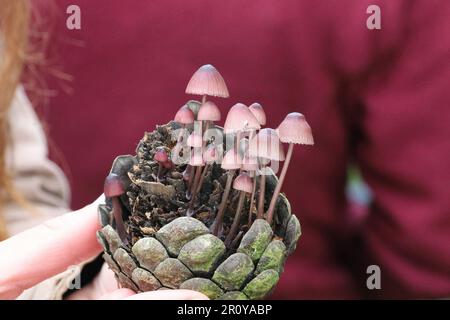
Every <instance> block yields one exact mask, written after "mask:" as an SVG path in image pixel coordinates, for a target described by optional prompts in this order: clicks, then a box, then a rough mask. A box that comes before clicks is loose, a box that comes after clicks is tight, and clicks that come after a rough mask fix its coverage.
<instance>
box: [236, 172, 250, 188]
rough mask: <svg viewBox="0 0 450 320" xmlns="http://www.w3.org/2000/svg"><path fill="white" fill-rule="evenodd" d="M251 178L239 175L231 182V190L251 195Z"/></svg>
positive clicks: (242, 174) (245, 174) (246, 175)
mask: <svg viewBox="0 0 450 320" xmlns="http://www.w3.org/2000/svg"><path fill="white" fill-rule="evenodd" d="M252 182H253V181H252V178H250V176H249V175H248V173H245V172H243V173H241V174H240V175H238V176H237V177H236V179H234V182H233V189H236V190H239V191H243V192H247V193H251V192H252V185H253V183H252Z"/></svg>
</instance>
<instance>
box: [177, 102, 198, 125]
mask: <svg viewBox="0 0 450 320" xmlns="http://www.w3.org/2000/svg"><path fill="white" fill-rule="evenodd" d="M194 119H195V116H194V112H192V110H191V108H189V107H188V106H187V105H184V106H182V107H181V108H180V109H179V110H178V111H177V113H176V114H175V119H174V121H175V122H178V123H181V124H191V123H194Z"/></svg>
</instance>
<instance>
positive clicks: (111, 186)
mask: <svg viewBox="0 0 450 320" xmlns="http://www.w3.org/2000/svg"><path fill="white" fill-rule="evenodd" d="M103 193H104V194H105V196H106V197H108V198H110V197H117V196H120V195H122V194H124V193H125V186H124V184H123V182H122V180H121V179H120V177H119V176H118V175H117V174H115V173H110V174H109V175H108V176H107V177H106V179H105V185H104V188H103Z"/></svg>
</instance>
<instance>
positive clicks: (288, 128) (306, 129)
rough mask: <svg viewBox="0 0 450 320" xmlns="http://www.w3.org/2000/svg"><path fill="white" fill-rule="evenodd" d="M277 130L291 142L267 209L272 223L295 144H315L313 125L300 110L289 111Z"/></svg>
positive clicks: (285, 139) (281, 138)
mask: <svg viewBox="0 0 450 320" xmlns="http://www.w3.org/2000/svg"><path fill="white" fill-rule="evenodd" d="M277 132H278V135H279V137H280V141H281V142H284V143H289V149H288V152H287V156H286V161H285V162H284V165H283V169H282V170H281V174H280V178H279V180H278V183H277V186H276V187H275V190H274V192H273V196H272V200H271V201H270V205H269V209H268V210H267V221H268V222H269V223H271V222H272V219H273V210H274V209H275V204H276V202H277V199H278V195H279V194H280V191H281V187H282V185H283V182H284V179H285V177H286V172H287V169H288V167H289V162H290V160H291V157H292V151H293V146H294V144H306V145H313V144H314V138H313V135H312V131H311V127H310V126H309V124H308V122H306V119H305V117H304V116H303V115H302V114H301V113H298V112H292V113H289V114H288V115H287V116H286V118H284V120H283V122H281V124H280V125H279V126H278V129H277Z"/></svg>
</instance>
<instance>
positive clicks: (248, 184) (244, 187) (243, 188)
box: [225, 172, 253, 247]
mask: <svg viewBox="0 0 450 320" xmlns="http://www.w3.org/2000/svg"><path fill="white" fill-rule="evenodd" d="M233 189H235V190H239V200H238V205H237V208H236V214H235V215H234V219H233V224H232V225H231V230H230V232H229V233H228V235H227V237H226V239H225V245H226V246H227V247H230V244H231V243H232V241H233V239H234V236H235V235H236V232H237V230H238V228H239V222H240V220H241V213H242V208H243V206H244V200H245V194H246V193H248V194H250V193H252V189H253V180H252V178H250V176H249V175H248V174H247V173H245V172H243V173H241V174H240V175H238V176H237V178H236V179H234V182H233Z"/></svg>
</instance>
